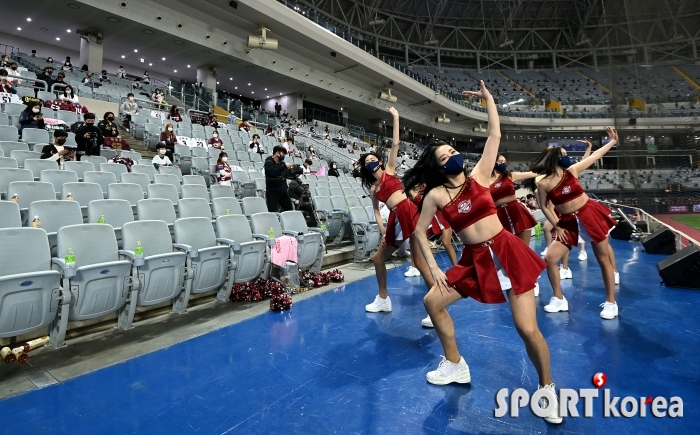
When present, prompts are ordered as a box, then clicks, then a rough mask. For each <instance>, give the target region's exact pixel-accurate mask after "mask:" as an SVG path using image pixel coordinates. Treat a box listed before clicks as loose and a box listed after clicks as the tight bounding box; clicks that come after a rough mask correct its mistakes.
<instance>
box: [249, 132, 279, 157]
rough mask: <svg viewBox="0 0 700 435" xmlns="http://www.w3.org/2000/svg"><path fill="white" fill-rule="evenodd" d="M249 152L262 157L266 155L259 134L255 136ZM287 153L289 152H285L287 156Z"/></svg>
mask: <svg viewBox="0 0 700 435" xmlns="http://www.w3.org/2000/svg"><path fill="white" fill-rule="evenodd" d="M248 151H249V152H251V153H257V154H260V155H263V154H265V148H263V146H262V144H261V143H260V136H258V135H257V134H254V135H253V140H251V141H250V143H249V144H248ZM286 153H287V151H286V150H285V154H286Z"/></svg>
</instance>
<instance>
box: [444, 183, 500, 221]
mask: <svg viewBox="0 0 700 435" xmlns="http://www.w3.org/2000/svg"><path fill="white" fill-rule="evenodd" d="M448 195H449V191H448ZM492 214H496V205H495V204H494V203H493V199H491V194H490V193H489V189H487V188H486V187H483V186H482V185H480V184H479V183H477V182H476V180H474V179H472V178H471V177H467V181H466V182H465V183H464V186H462V189H461V190H460V191H459V193H458V194H457V196H455V197H454V199H452V201H450V202H449V203H447V204H446V205H445V206H444V207H442V215H443V216H444V218H445V220H446V221H447V223H449V224H450V226H451V227H452V228H454V230H455V231H458V232H459V231H462V230H463V229H465V228H467V227H468V226H469V225H472V224H474V223H475V222H478V221H479V220H481V219H483V218H485V217H486V216H490V215H492Z"/></svg>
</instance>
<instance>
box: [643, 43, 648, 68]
mask: <svg viewBox="0 0 700 435" xmlns="http://www.w3.org/2000/svg"><path fill="white" fill-rule="evenodd" d="M642 50H643V53H644V65H649V50H648V49H647V46H646V45H645V46H644V47H642Z"/></svg>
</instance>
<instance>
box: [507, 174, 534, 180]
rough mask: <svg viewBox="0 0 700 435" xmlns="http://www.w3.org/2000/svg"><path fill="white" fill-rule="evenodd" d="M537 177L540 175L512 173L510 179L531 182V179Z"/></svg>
mask: <svg viewBox="0 0 700 435" xmlns="http://www.w3.org/2000/svg"><path fill="white" fill-rule="evenodd" d="M537 175H538V174H535V173H534V172H511V173H510V179H511V180H513V181H523V180H529V179H530V178H535V177H537Z"/></svg>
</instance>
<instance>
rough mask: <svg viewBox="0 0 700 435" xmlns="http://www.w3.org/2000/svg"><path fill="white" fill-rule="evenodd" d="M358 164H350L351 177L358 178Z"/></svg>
mask: <svg viewBox="0 0 700 435" xmlns="http://www.w3.org/2000/svg"><path fill="white" fill-rule="evenodd" d="M361 175H362V174H360V164H359V163H357V162H355V163H353V164H352V178H360V176H361Z"/></svg>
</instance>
